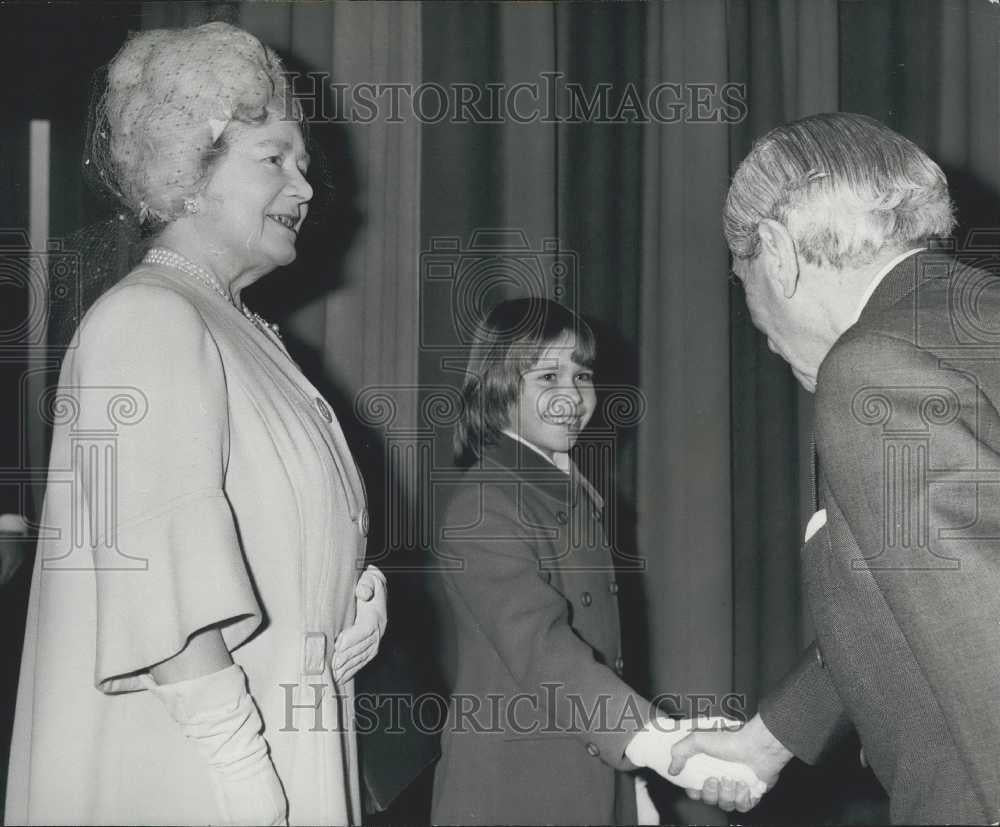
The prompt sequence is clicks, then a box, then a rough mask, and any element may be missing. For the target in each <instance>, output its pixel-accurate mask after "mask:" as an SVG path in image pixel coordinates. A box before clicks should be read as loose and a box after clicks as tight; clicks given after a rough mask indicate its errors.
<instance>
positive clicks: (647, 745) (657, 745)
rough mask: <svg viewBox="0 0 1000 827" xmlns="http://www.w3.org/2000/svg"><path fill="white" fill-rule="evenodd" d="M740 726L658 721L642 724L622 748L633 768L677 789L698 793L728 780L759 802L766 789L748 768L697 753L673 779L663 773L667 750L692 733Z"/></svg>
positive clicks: (667, 764) (719, 720)
mask: <svg viewBox="0 0 1000 827" xmlns="http://www.w3.org/2000/svg"><path fill="white" fill-rule="evenodd" d="M741 726H742V722H740V721H733V720H730V719H729V718H722V717H715V718H685V719H683V720H674V719H671V718H665V717H658V718H655V719H654V720H652V721H650V722H649V723H648V724H646V728H645V729H644V730H643V731H642V732H640V733H638V734H637V735H636V736H635V737H634V738H633V739H632V740H631V741H630V742H629V745H628V746H627V747H626V748H625V757H626V758H628V759H629V761H631V762H632V763H633V764H635V765H636V766H639V767H649V768H650V769H651V770H655V771H656V772H657V773H659V774H660V775H662V776H663V777H664V778H666V779H667V781H669V782H670V783H671V784H676V785H677V786H678V787H683V788H685V789H691V790H700V789H701V788H702V787H703V786H705V782H706V781H707V780H708V779H709V778H718V779H722V778H731V779H732V780H733V781H737V782H742V783H744V784H746V785H747V787H748V788H749V789H750V793H751V795H753V796H755V797H757V798H760V797H761V796H763V795H764V793H765V792H767V785H766V784H765V783H764V782H763V781H761V780H760V779H759V778H758V777H757V774H756V773H755V772H754V771H753V770H752V769H750V767H748V766H747V765H746V764H743V763H741V762H738V761H723V760H722V759H721V758H714V757H713V756H711V755H705V754H704V753H701V754H699V755H694V756H692V757H691V758H689V759H688V762H687V764H686V765H685V766H684V769H683V770H681V771H680V773H678V774H677V775H670V774H669V773H668V772H667V769H668V768H669V767H670V761H671V753H670V748H671V747H672V746H673V745H674V744H676V743H677V742H678V741H680V740H681V738H684V737H685V736H687V735H688V733H690V732H691V731H692V730H693V729H695V728H697V729H711V728H713V727H715V728H726V729H738V728H739V727H741Z"/></svg>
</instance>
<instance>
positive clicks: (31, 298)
mask: <svg viewBox="0 0 1000 827" xmlns="http://www.w3.org/2000/svg"><path fill="white" fill-rule="evenodd" d="M50 127H51V125H50V123H49V121H43V120H33V121H31V122H30V124H29V127H28V128H29V133H28V139H29V140H28V153H29V157H28V238H29V241H30V243H31V251H32V253H33V255H32V256H30V261H32V262H33V263H38V266H32V267H31V268H30V270H29V271H28V272H29V276H28V277H29V278H30V279H31V283H30V284H29V285H28V319H29V320H30V325H29V328H28V337H29V339H28V343H29V348H28V365H27V367H28V370H29V374H28V382H27V388H26V392H27V394H28V399H26V400H25V403H26V404H25V405H24V406H23V407H22V408H21V410H22V411H23V412H24V413H25V414H26V415H27V416H26V417H25V420H24V421H22V422H21V423H20V426H21V431H22V439H23V438H24V437H25V436H26V437H27V440H26V442H27V448H28V456H27V457H26V458H25V459H26V460H27V461H28V464H29V466H30V467H31V468H42V467H44V465H45V462H46V456H45V440H46V433H45V424H44V422H42V420H41V418H40V417H39V416H38V415H37V413H36V412H37V411H38V404H37V402H38V400H39V398H40V397H41V395H42V393H44V391H45V381H46V372H45V370H44V369H43V368H44V365H45V361H46V357H47V355H48V348H47V346H46V340H47V338H48V296H49V274H48V256H47V255H46V253H47V251H48V242H49V162H50V156H51V151H50V144H51V134H50ZM25 430H26V431H27V433H25ZM24 444H25V442H24V441H22V445H24ZM44 493H45V488H44V484H42V483H40V482H39V483H37V484H35V486H34V488H33V490H32V496H33V497H34V507H35V512H36V514H40V513H41V507H42V498H43V496H44Z"/></svg>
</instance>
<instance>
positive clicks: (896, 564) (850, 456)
mask: <svg viewBox="0 0 1000 827" xmlns="http://www.w3.org/2000/svg"><path fill="white" fill-rule="evenodd" d="M818 388H819V389H820V390H819V393H818V396H817V433H818V450H819V452H820V458H821V460H822V462H823V464H824V469H825V471H824V474H825V476H826V478H827V481H828V483H829V485H830V490H831V493H832V495H833V497H834V498H835V499H836V501H837V503H838V505H839V506H840V508H841V509H842V511H843V513H844V517H845V519H846V520H847V523H848V526H849V528H850V530H851V532H852V533H853V534H854V537H855V538H856V539H857V541H858V545H859V548H860V549H861V551H862V553H863V555H864V558H865V559H864V560H861V561H856V562H857V564H856V565H854V566H853V567H854V568H855V569H856V570H859V571H867V572H870V575H871V577H872V578H873V579H874V582H875V583H876V585H877V587H878V590H879V592H880V593H881V594H882V595H883V596H884V599H885V601H886V603H887V605H888V606H889V609H890V610H891V612H892V615H893V618H894V620H895V622H896V623H897V624H898V626H899V629H900V631H901V632H902V635H903V637H904V638H905V640H906V642H907V644H908V645H909V647H910V649H911V652H912V655H913V658H914V659H915V661H916V662H917V663H918V664H919V666H920V669H921V671H922V672H923V674H924V676H925V677H926V680H927V683H928V685H929V686H930V688H931V691H932V692H933V694H934V696H935V701H936V703H937V704H938V705H939V706H940V709H941V712H942V714H943V716H944V719H945V721H946V722H947V727H948V730H949V731H950V734H951V737H952V739H953V740H954V744H955V747H956V749H957V752H958V754H959V755H960V756H961V759H962V762H963V764H964V765H965V770H966V772H967V773H968V775H969V778H970V779H971V780H972V783H973V786H974V787H975V788H976V790H977V791H978V794H979V797H980V800H981V804H982V806H983V808H984V811H985V812H986V813H987V815H988V816H989V820H990V821H991V822H995V821H997V820H998V819H1000V760H998V757H997V756H998V755H1000V704H998V699H1000V414H998V412H997V409H996V407H995V406H994V403H993V402H992V401H991V400H990V398H989V396H988V394H989V393H992V394H993V395H994V397H995V395H996V394H995V392H996V390H997V389H998V388H1000V370H998V367H997V364H996V360H995V359H992V360H990V359H982V358H980V359H979V360H968V361H962V362H958V363H956V362H948V361H945V360H943V359H941V358H939V357H937V356H935V355H932V354H931V353H929V352H927V351H926V350H922V349H920V348H919V347H917V346H916V345H914V344H913V343H911V342H909V341H905V340H903V339H902V338H898V337H896V336H892V335H888V334H885V333H879V332H872V331H868V332H857V331H855V332H854V333H853V334H852V335H848V336H846V337H845V338H844V339H843V340H842V341H841V343H838V345H837V347H835V348H834V350H833V351H832V352H831V354H830V356H829V357H828V358H827V360H826V361H825V362H824V364H823V366H822V368H821V371H820V376H819V381H818ZM928 748H929V749H933V746H932V745H928Z"/></svg>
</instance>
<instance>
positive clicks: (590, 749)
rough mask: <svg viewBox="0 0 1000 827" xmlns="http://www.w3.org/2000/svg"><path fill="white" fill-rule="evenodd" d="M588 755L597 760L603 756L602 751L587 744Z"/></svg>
mask: <svg viewBox="0 0 1000 827" xmlns="http://www.w3.org/2000/svg"><path fill="white" fill-rule="evenodd" d="M587 754H588V755H589V756H590V757H591V758H596V757H597V756H598V755H600V754H601V751H600V750H599V749H598V748H597V747H596V746H595V745H594V744H587Z"/></svg>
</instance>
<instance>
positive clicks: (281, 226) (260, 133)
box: [193, 113, 313, 272]
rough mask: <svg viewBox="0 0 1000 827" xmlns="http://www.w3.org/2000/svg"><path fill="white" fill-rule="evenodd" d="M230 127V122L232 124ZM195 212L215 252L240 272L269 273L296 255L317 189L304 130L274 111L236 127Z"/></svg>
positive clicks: (197, 220)
mask: <svg viewBox="0 0 1000 827" xmlns="http://www.w3.org/2000/svg"><path fill="white" fill-rule="evenodd" d="M231 128H232V127H231ZM233 132H234V134H233V136H232V138H231V139H230V143H229V147H228V149H227V151H226V154H225V155H224V156H223V157H222V158H221V159H219V161H218V162H217V163H216V165H215V168H214V170H213V171H212V173H211V177H210V178H209V181H208V185H207V186H206V187H205V190H204V191H203V192H202V195H201V198H200V200H201V202H202V208H201V210H200V211H199V212H198V213H197V214H196V215H195V216H193V218H194V219H195V220H196V222H197V224H198V230H199V233H200V234H201V235H202V237H203V238H204V239H206V241H207V243H208V244H209V245H210V246H211V247H212V252H213V253H214V254H215V255H217V256H219V257H220V258H222V259H224V260H225V261H226V264H227V265H228V266H229V267H230V268H232V269H234V270H236V271H240V272H243V271H249V270H253V271H257V272H268V271H270V270H273V269H274V268H275V267H281V266H283V265H286V264H290V263H291V262H292V261H294V260H295V242H296V240H297V238H298V233H299V229H300V228H301V227H302V223H303V221H305V217H306V212H307V211H308V204H309V200H310V199H311V198H312V194H313V190H312V187H311V186H310V185H309V183H308V181H306V179H305V173H306V170H307V169H308V166H309V156H308V155H307V154H306V150H305V144H304V142H303V140H302V132H301V130H300V129H299V126H298V124H297V123H296V122H295V121H292V120H284V119H282V118H280V117H279V116H278V115H277V114H276V113H271V116H270V117H269V119H268V120H267V121H266V122H265V123H264V124H261V125H259V126H258V125H254V126H246V125H242V124H240V125H238V126H237V127H236V128H235V129H233Z"/></svg>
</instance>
